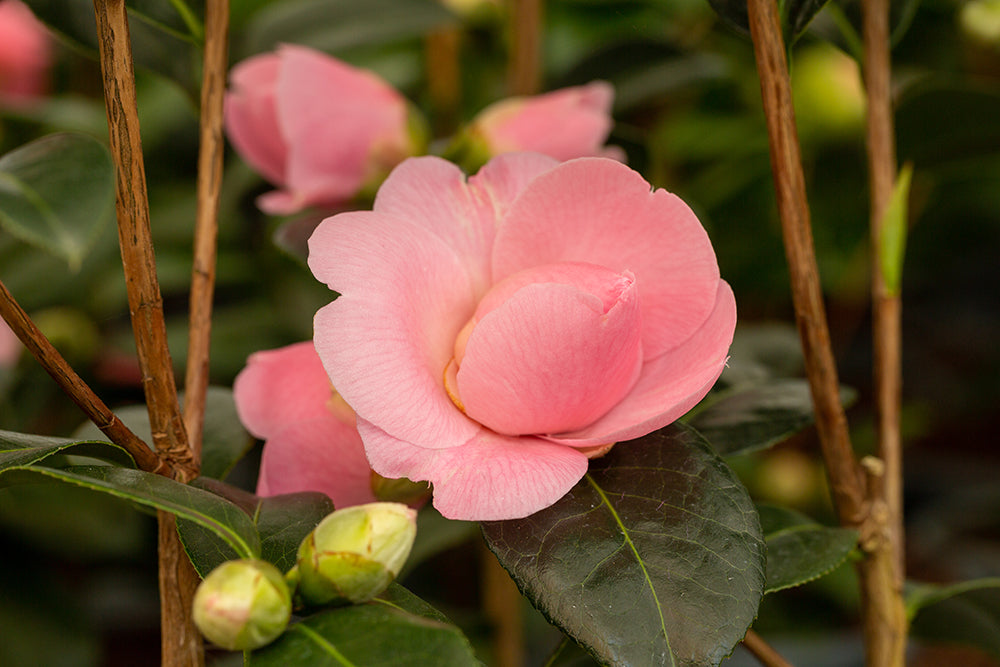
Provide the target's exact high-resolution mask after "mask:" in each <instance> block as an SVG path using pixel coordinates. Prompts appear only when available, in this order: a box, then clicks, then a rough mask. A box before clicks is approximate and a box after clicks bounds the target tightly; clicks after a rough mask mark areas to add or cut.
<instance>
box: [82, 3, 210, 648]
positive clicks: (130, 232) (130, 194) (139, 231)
mask: <svg viewBox="0 0 1000 667" xmlns="http://www.w3.org/2000/svg"><path fill="white" fill-rule="evenodd" d="M94 13H95V15H96V21H97V38H98V44H99V46H100V60H101V74H102V76H103V80H104V100H105V105H106V113H107V117H108V135H109V140H110V145H111V155H112V157H113V159H114V161H115V171H116V202H115V209H116V212H117V217H118V240H119V245H120V247H121V254H122V265H123V267H124V271H125V286H126V289H127V291H128V302H129V314H130V316H131V318H132V329H133V332H134V334H135V341H136V349H137V350H138V356H139V365H140V368H141V369H142V376H143V380H142V384H143V390H144V391H145V395H146V406H147V408H148V410H149V422H150V426H151V429H152V435H153V445H154V447H155V448H156V451H157V453H158V454H159V455H160V457H161V458H162V459H165V460H166V461H167V462H168V463H171V464H172V465H173V469H174V477H175V479H177V480H179V481H182V482H187V481H189V480H190V479H191V478H192V477H193V476H194V475H196V474H197V464H196V462H195V459H194V455H193V454H192V452H191V449H190V447H189V446H188V440H187V433H186V432H185V428H184V421H183V418H182V417H181V410H180V404H179V403H178V400H177V387H176V385H175V382H174V371H173V366H172V363H171V360H170V351H169V349H168V347H167V333H166V324H165V320H164V316H163V298H162V296H161V295H160V287H159V283H158V282H157V277H156V260H155V257H154V255H153V240H152V233H151V230H150V225H149V201H148V197H147V194H146V174H145V168H144V166H143V156H142V142H141V139H140V134H139V114H138V108H137V105H136V93H135V72H134V70H133V63H132V48H131V43H130V39H129V29H128V18H127V16H126V12H125V2H124V0H94ZM158 518H159V538H158V554H159V579H160V624H161V626H160V627H161V631H162V634H161V664H162V665H163V666H164V667H182V666H184V667H186V666H188V665H196V666H197V665H202V664H203V663H204V655H203V652H202V642H201V635H200V634H199V633H198V631H197V629H196V628H195V627H194V624H193V623H192V622H191V601H192V599H193V597H194V589H195V587H196V586H197V583H198V575H197V574H196V573H195V571H194V567H193V566H192V565H191V561H190V560H189V559H188V557H187V555H186V554H185V552H184V549H183V547H182V546H181V543H180V538H179V537H178V535H177V530H176V527H175V525H174V518H173V516H172V515H169V514H166V513H164V512H160V513H158Z"/></svg>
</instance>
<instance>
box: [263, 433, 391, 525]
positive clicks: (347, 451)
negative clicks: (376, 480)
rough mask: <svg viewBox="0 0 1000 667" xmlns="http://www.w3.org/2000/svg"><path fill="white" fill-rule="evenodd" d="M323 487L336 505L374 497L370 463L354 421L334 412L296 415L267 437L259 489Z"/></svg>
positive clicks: (270, 493)
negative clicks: (311, 416)
mask: <svg viewBox="0 0 1000 667" xmlns="http://www.w3.org/2000/svg"><path fill="white" fill-rule="evenodd" d="M302 491H319V492H320V493H325V494H326V495H327V496H329V497H330V500H332V501H333V506H334V507H337V508H341V507H349V506H351V505H361V504H364V503H370V502H373V501H374V500H375V493H374V492H373V491H372V478H371V468H370V467H369V465H368V459H367V458H365V448H364V445H363V444H362V442H361V436H360V435H359V434H358V430H357V428H356V427H355V426H354V424H353V423H346V422H344V421H341V420H340V419H337V418H336V417H335V416H334V415H333V414H327V415H325V416H322V417H319V418H316V419H307V420H301V421H295V422H292V423H290V424H288V425H287V426H285V427H284V428H283V429H281V430H279V431H278V432H277V433H275V434H274V435H272V436H271V437H269V438H268V440H267V443H266V444H265V445H264V453H263V455H262V456H261V462H260V477H259V478H258V481H257V494H258V495H261V496H274V495H280V494H284V493H299V492H302Z"/></svg>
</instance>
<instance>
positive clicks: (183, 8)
mask: <svg viewBox="0 0 1000 667" xmlns="http://www.w3.org/2000/svg"><path fill="white" fill-rule="evenodd" d="M26 4H27V5H28V6H30V7H31V9H32V11H34V12H35V14H36V15H37V16H38V18H40V19H41V20H42V21H44V22H45V23H47V24H48V25H49V27H51V28H52V29H53V30H55V31H56V32H58V33H61V34H62V35H63V36H64V37H65V38H66V39H68V40H69V41H70V42H71V43H72V44H74V45H75V46H77V47H78V48H81V49H83V50H84V51H85V52H88V53H90V54H91V55H93V56H95V57H96V54H97V27H96V21H95V19H94V4H93V3H92V2H90V1H89V0H27V2H26ZM202 5H203V3H202V2H198V3H197V4H196V6H193V7H192V6H188V5H186V4H185V3H184V2H183V0H173V1H172V0H129V1H128V2H127V3H126V8H127V10H128V17H129V33H130V36H131V37H132V57H133V59H134V60H135V63H136V65H137V66H139V67H142V68H145V69H148V70H150V71H152V72H156V73H157V74H160V75H163V76H166V77H167V78H169V79H172V80H174V81H176V82H178V83H179V84H180V85H181V86H182V87H183V88H184V89H186V90H187V91H189V92H195V91H197V90H198V79H197V76H198V68H199V63H200V62H201V55H200V48H199V47H198V42H199V41H200V39H201V34H200V33H201V30H202V28H201V25H200V23H199V22H198V19H197V17H198V16H201V15H202V13H203V8H202Z"/></svg>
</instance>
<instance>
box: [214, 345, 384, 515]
mask: <svg viewBox="0 0 1000 667" xmlns="http://www.w3.org/2000/svg"><path fill="white" fill-rule="evenodd" d="M233 395H234V398H235V400H236V410H237V412H238V413H239V416H240V420H241V421H242V422H243V425H244V426H245V427H246V428H247V430H248V431H250V433H252V434H253V435H254V436H255V437H258V438H261V439H263V440H266V443H265V445H264V454H263V457H262V459H261V466H260V477H259V478H258V481H257V494H258V495H261V496H274V495H280V494H283V493H296V492H299V491H319V492H321V493H325V494H326V495H328V496H329V497H330V499H331V500H333V504H334V507H337V508H341V507H347V506H350V505H361V504H364V503H370V502H373V501H374V500H375V499H376V498H375V494H374V492H373V491H372V476H371V468H369V466H368V461H367V459H365V450H364V447H363V445H362V444H361V437H360V436H359V435H358V430H357V428H356V427H355V424H354V412H353V411H352V410H351V409H350V408H349V407H348V406H347V405H346V404H345V403H344V402H343V401H342V400H341V399H340V397H339V396H337V395H336V394H335V393H334V391H333V389H332V388H331V386H330V380H329V378H327V376H326V372H325V371H324V370H323V366H322V364H321V363H320V360H319V357H318V356H316V349H315V348H314V347H313V344H312V342H311V341H310V342H305V343H297V344H295V345H289V346H287V347H283V348H279V349H277V350H267V351H264V352H257V353H255V354H253V355H251V356H250V358H249V359H248V360H247V366H246V368H244V369H243V370H242V371H241V372H240V374H239V375H238V376H237V377H236V382H235V383H234V385H233Z"/></svg>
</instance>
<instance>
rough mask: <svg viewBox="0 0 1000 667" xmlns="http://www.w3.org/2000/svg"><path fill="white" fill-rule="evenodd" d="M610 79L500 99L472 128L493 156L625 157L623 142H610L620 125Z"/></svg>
mask: <svg viewBox="0 0 1000 667" xmlns="http://www.w3.org/2000/svg"><path fill="white" fill-rule="evenodd" d="M614 97H615V90H614V88H613V87H612V86H611V84H610V83H607V82H605V81H593V82H591V83H589V84H587V85H586V86H577V87H574V88H563V89H560V90H555V91H552V92H551V93H545V94H543V95H536V96H533V97H511V98H508V99H505V100H501V101H499V102H496V103H494V104H492V105H490V106H488V107H486V108H485V109H483V110H482V111H480V112H479V114H478V115H477V116H476V117H475V118H474V119H473V121H472V125H471V132H472V134H473V136H476V137H480V138H481V139H482V140H484V141H485V142H486V146H487V150H488V152H489V154H490V155H499V154H501V153H510V152H518V151H534V152H536V153H542V154H544V155H548V156H549V157H553V158H555V159H557V160H571V159H573V158H577V157H592V156H603V157H611V158H614V159H616V160H623V159H624V152H622V150H621V149H620V148H619V147H617V146H608V147H605V146H604V142H605V141H606V140H607V138H608V134H609V133H610V132H611V127H612V125H613V124H614V123H613V121H612V119H611V104H612V102H613V101H614Z"/></svg>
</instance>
